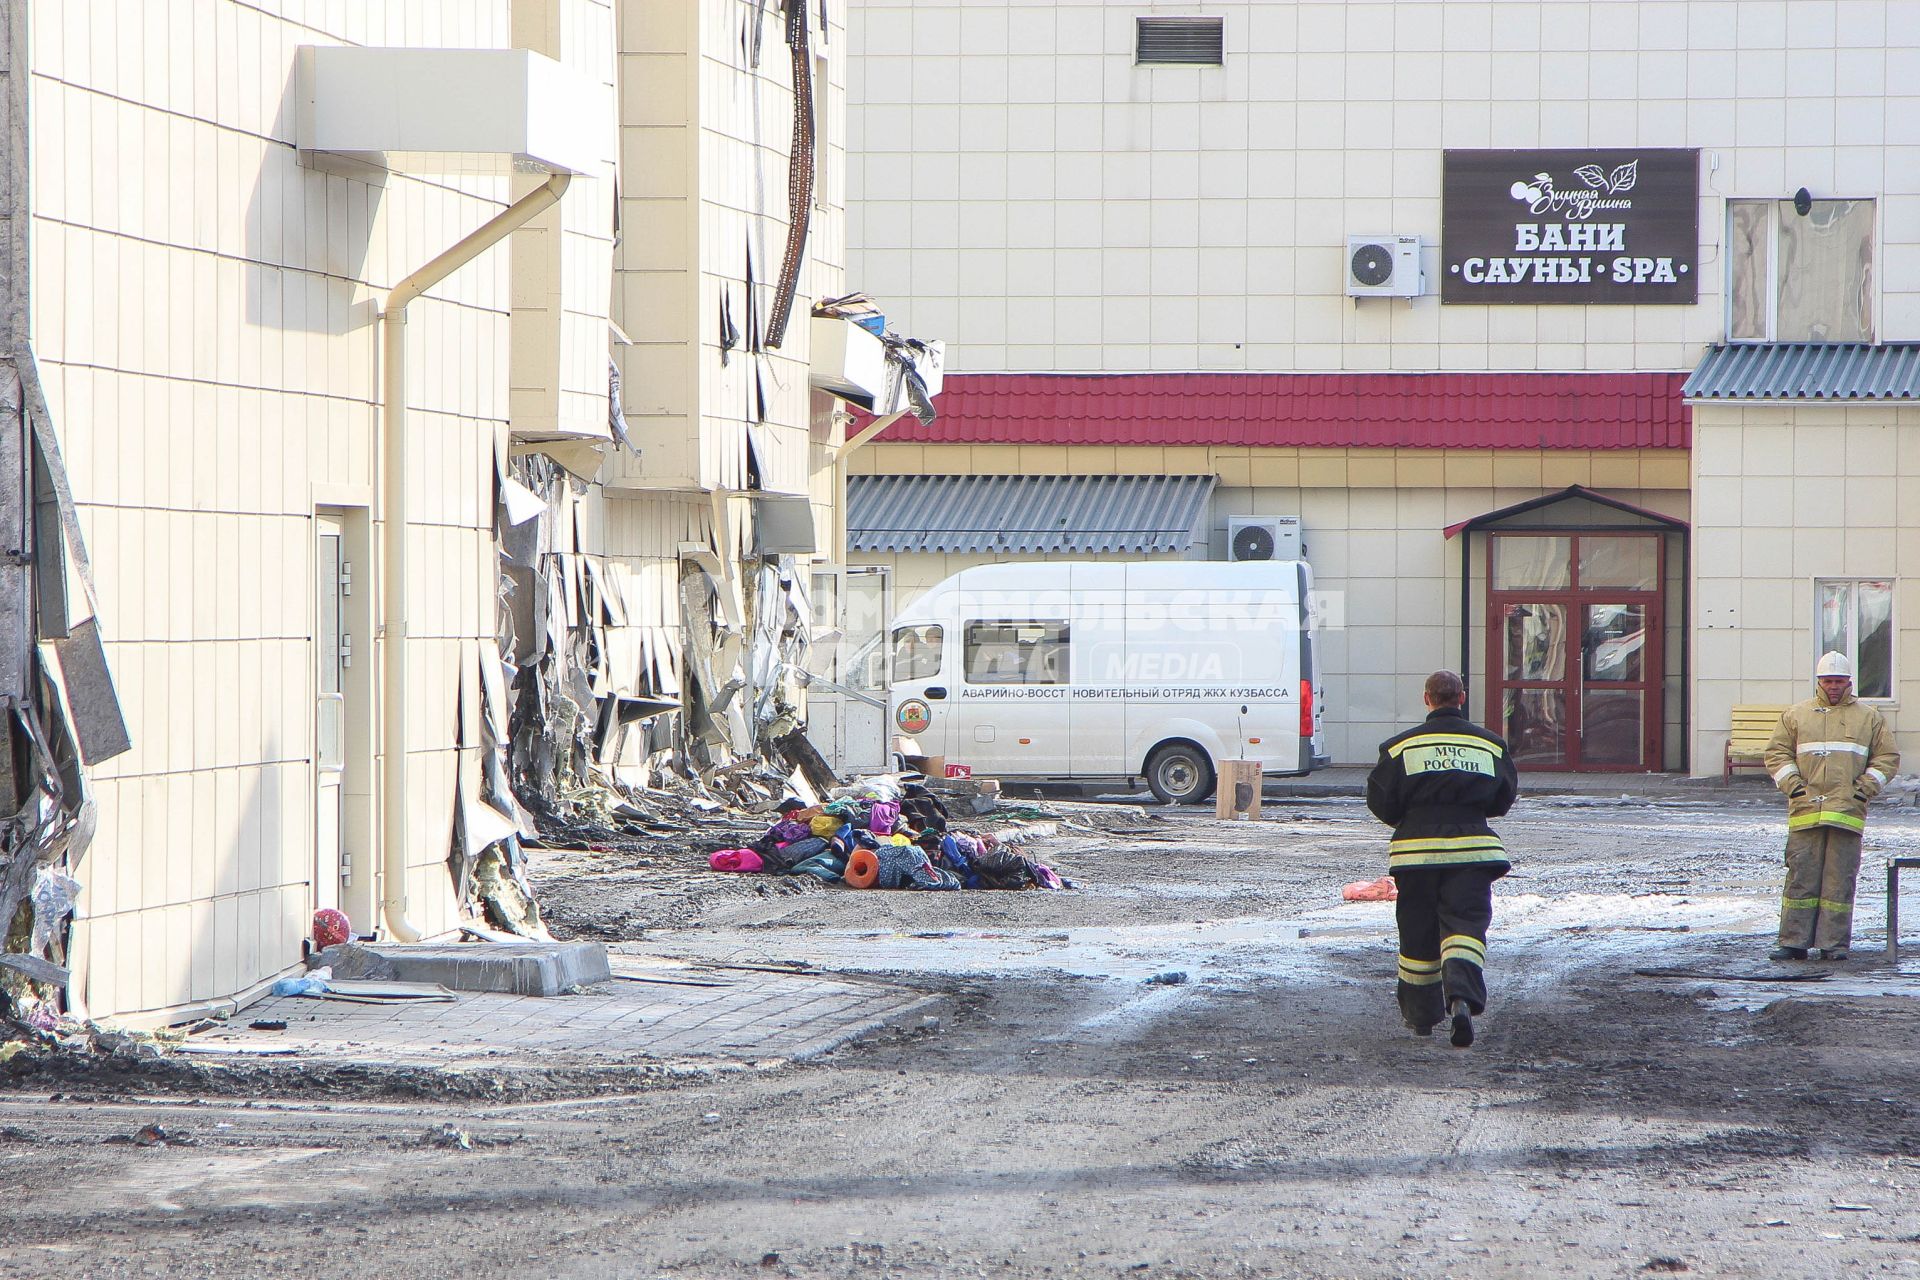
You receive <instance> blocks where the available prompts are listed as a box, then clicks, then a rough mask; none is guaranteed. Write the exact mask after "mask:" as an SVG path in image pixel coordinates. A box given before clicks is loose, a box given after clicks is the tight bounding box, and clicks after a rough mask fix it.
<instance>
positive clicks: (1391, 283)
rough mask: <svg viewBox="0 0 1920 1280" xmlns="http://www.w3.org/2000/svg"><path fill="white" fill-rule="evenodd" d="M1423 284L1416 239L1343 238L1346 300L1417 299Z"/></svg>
mask: <svg viewBox="0 0 1920 1280" xmlns="http://www.w3.org/2000/svg"><path fill="white" fill-rule="evenodd" d="M1425 285H1426V281H1425V280H1423V279H1422V278H1421V276H1420V237H1419V236H1348V237H1347V296H1348V297H1349V298H1417V297H1419V296H1420V295H1421V294H1422V293H1423V292H1425Z"/></svg>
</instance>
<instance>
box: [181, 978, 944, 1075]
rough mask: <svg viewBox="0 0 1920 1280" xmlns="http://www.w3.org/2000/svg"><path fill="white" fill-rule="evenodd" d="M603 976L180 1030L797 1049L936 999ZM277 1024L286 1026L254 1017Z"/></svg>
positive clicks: (760, 1058)
mask: <svg viewBox="0 0 1920 1280" xmlns="http://www.w3.org/2000/svg"><path fill="white" fill-rule="evenodd" d="M611 960H612V966H613V974H614V977H613V980H612V981H611V982H606V983H599V984H596V985H594V986H592V987H588V988H585V989H583V990H581V991H580V992H578V993H577V994H569V995H560V996H548V997H539V996H516V995H506V994H499V993H493V992H455V993H453V995H454V998H453V999H451V1000H408V1001H394V1002H390V1003H378V1004H360V1003H352V1002H348V1001H342V1000H324V999H315V998H312V997H306V996H270V997H268V998H267V999H265V1000H261V1001H259V1002H257V1003H255V1004H253V1005H250V1006H248V1007H247V1008H246V1009H244V1010H242V1011H241V1012H240V1013H239V1014H237V1015H235V1016H234V1018H233V1019H232V1020H231V1021H229V1022H227V1023H226V1024H224V1025H222V1026H219V1027H215V1028H212V1029H209V1030H206V1031H201V1032H198V1033H196V1034H194V1035H193V1036H191V1037H190V1038H189V1040H188V1042H187V1050H186V1051H187V1052H188V1053H200V1054H207V1055H210V1056H214V1057H226V1056H232V1057H236V1058H237V1057H254V1056H260V1057H265V1058H274V1059H281V1060H286V1059H293V1060H298V1061H308V1062H315V1063H329V1064H339V1063H349V1062H365V1063H379V1064H383V1065H397V1066H421V1067H430V1066H438V1067H448V1068H466V1067H481V1066H484V1067H489V1068H502V1067H514V1066H528V1067H542V1068H557V1067H593V1066H608V1065H615V1064H620V1063H638V1062H664V1063H674V1062H694V1061H700V1060H723V1061H732V1062H751V1063H767V1062H778V1061H802V1060H805V1059H807V1058H812V1057H816V1056H818V1055H820V1054H822V1053H826V1052H828V1051H829V1050H831V1049H834V1048H836V1047H838V1046H839V1045H843V1044H846V1043H847V1042H848V1041H850V1040H853V1039H856V1038H858V1037H859V1036H861V1035H864V1034H866V1033H868V1032H870V1031H873V1030H875V1029H877V1028H879V1027H882V1026H886V1025H888V1024H891V1023H894V1022H898V1021H901V1020H904V1019H908V1018H913V1017H917V1016H920V1015H922V1014H924V1013H926V1012H927V1011H928V1010H930V1009H931V1008H932V1006H934V1005H935V1004H937V1003H938V1002H939V997H937V996H928V995H923V994H921V993H919V992H916V991H911V990H907V989H904V988H901V987H896V986H889V985H885V984H882V983H876V982H869V981H862V980H858V979H854V980H839V979H829V978H825V977H819V976H815V975H812V974H806V973H792V974H788V973H769V972H764V971H760V970H752V969H739V968H730V967H726V966H724V965H719V966H704V965H701V966H696V965H688V964H685V963H683V962H677V961H670V960H662V959H658V958H654V957H644V956H634V955H619V954H616V955H614V956H612V957H611ZM261 1022H265V1023H271V1022H284V1023H286V1028H285V1029H284V1030H255V1029H252V1028H251V1027H250V1025H249V1024H251V1023H261Z"/></svg>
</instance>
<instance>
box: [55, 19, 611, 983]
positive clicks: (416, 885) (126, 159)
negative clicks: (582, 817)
mask: <svg viewBox="0 0 1920 1280" xmlns="http://www.w3.org/2000/svg"><path fill="white" fill-rule="evenodd" d="M566 2H567V3H570V4H573V5H575V6H576V7H577V8H578V10H579V12H578V13H577V14H575V15H574V17H575V19H576V20H577V21H579V22H583V23H590V22H592V21H595V20H597V16H596V15H604V14H605V13H606V12H607V10H606V6H605V5H604V4H601V3H599V0H566ZM28 8H29V13H28V24H29V30H30V32H31V39H32V45H31V55H30V71H31V74H30V78H29V94H30V102H29V108H30V117H31V121H32V129H33V132H32V137H31V148H30V154H31V175H30V181H31V192H30V198H31V209H30V212H31V218H32V226H31V231H32V237H33V240H32V254H33V259H32V264H33V268H32V299H31V301H32V330H33V341H34V346H35V350H36V352H37V354H38V356H39V359H40V361H41V367H42V370H43V373H44V375H45V380H46V384H47V390H48V398H49V401H50V404H51V407H52V411H53V416H54V419H55V422H56V424H57V427H58V429H59V431H60V433H61V437H62V444H63V449H64V451H65V455H66V459H67V463H68V465H69V467H70V468H71V472H72V484H73V490H74V494H75V497H76V500H77V502H78V504H79V507H80V519H81V522H82V526H83V529H84V530H85V534H86V537H87V539H88V542H89V549H90V551H91V556H92V562H93V565H94V567H95V569H96V571H97V573H98V576H99V588H100V597H101V598H100V616H101V619H102V623H103V626H104V628H105V631H106V633H107V636H108V638H109V643H108V656H109V659H110V661H111V662H112V664H113V671H114V674H115V678H116V680H117V682H118V685H119V690H120V695H121V698H122V702H123V705H124V708H125V710H126V714H127V718H128V722H129V727H130V729H131V731H132V736H133V741H134V748H133V750H132V751H131V752H129V753H127V754H126V755H124V756H121V757H119V758H118V759H115V760H112V761H110V762H108V763H106V764H105V765H104V766H102V767H100V768H99V769H98V770H97V771H96V788H97V794H98V798H99V804H100V822H99V836H98V838H97V839H96V840H95V842H94V844H93V847H92V849H91V851H90V852H89V854H88V856H87V860H86V862H85V863H84V865H83V866H82V868H81V871H80V877H81V879H82V880H83V881H84V883H85V886H86V889H85V895H84V897H83V900H82V904H81V905H82V908H83V916H84V919H83V921H82V923H81V924H80V925H79V926H78V927H77V930H76V947H77V958H78V961H79V968H80V984H79V986H78V987H77V989H76V992H75V994H76V995H80V996H83V997H84V999H85V1001H86V1003H87V1006H88V1008H89V1010H90V1011H91V1012H92V1013H94V1014H96V1015H114V1014H138V1013H140V1012H142V1011H152V1010H158V1009H162V1008H167V1007H173V1006H178V1005H182V1004H186V1003H189V1002H194V1001H201V1000H206V999H210V998H214V997H219V996H226V995H230V994H233V993H235V992H239V991H242V990H244V989H246V988H247V987H249V986H251V985H253V984H255V983H258V982H260V981H262V980H264V979H267V978H269V977H271V976H273V975H274V974H275V973H277V972H278V971H280V970H282V969H284V968H286V967H287V966H289V965H292V964H295V963H297V962H298V960H299V958H300V939H301V937H302V936H303V935H304V934H305V933H306V931H307V928H308V921H309V917H310V913H311V911H312V908H313V895H314V881H315V855H314V842H315V836H314V804H313V794H314V785H313V773H312V769H313V766H312V759H313V739H314V732H315V730H314V715H313V706H314V702H313V697H314V692H313V691H314V676H313V662H314V657H313V645H312V635H313V625H314V623H313V615H314V603H313V582H314V574H315V570H314V565H313V551H312V546H313V535H314V526H313V519H312V516H313V511H314V507H315V505H316V503H326V504H346V505H352V504H356V503H358V504H365V503H366V502H367V501H368V500H369V499H370V497H371V493H372V484H373V481H374V442H375V428H376V414H377V409H378V398H379V388H378V383H377V381H376V379H377V377H378V367H377V359H376V350H377V342H378V333H379V330H378V326H377V325H376V324H375V323H373V318H374V307H375V299H376V298H377V297H378V296H380V294H381V293H382V291H384V289H386V288H388V287H390V286H391V285H392V284H393V283H394V282H395V281H396V280H397V278H398V277H400V276H401V275H403V274H405V273H406V272H407V271H409V270H411V269H413V268H414V267H415V266H417V265H419V264H421V263H422V262H424V261H425V260H426V259H427V258H428V257H429V256H431V255H432V254H433V253H437V252H438V251H439V250H440V249H442V248H443V247H445V246H446V245H449V244H451V243H452V242H454V241H455V240H457V239H459V238H460V237H461V236H462V235H464V234H466V233H467V232H468V231H470V230H472V229H473V228H474V227H475V226H477V225H479V224H480V223H481V222H482V221H483V220H484V219H486V218H487V217H489V216H491V215H492V214H493V213H495V212H496V211H498V210H499V208H500V207H501V206H502V203H503V202H504V200H505V199H506V198H507V187H506V183H505V182H504V181H503V180H501V179H495V178H472V177H446V178H436V177H430V176H408V175H403V174H395V175H391V176H389V177H388V178H387V179H386V181H385V183H384V185H383V186H374V185H369V184H368V183H366V182H362V181H357V180H354V179H350V178H346V177H341V176H337V175H331V174H328V173H325V172H323V171H321V170H319V169H316V168H312V167H307V166H303V165H302V164H300V163H299V160H298V158H297V156H296V154H295V151H294V147H293V145H292V144H293V138H292V134H291V130H292V128H293V116H292V113H291V111H290V110H288V109H287V103H288V102H289V101H290V99H289V93H290V86H291V84H292V74H293V64H294V51H295V49H296V48H297V47H298V46H300V45H302V44H311V43H316V42H318V43H326V42H332V41H339V42H350V43H355V44H367V45H380V44H417V45H444V46H469V47H470V46H505V45H507V44H509V43H510V34H511V32H510V26H509V5H508V3H507V0H444V2H442V3H436V4H431V5H397V4H388V3H383V2H381V0H342V2H340V3H335V4H331V5H326V6H282V5H263V4H252V3H240V2H238V0H174V2H173V3H168V4H159V3H152V4H148V3H141V4H120V5H109V4H91V3H66V2H64V0H62V2H55V0H31V3H30V4H29V6H28ZM295 8H298V10H299V12H298V13H297V14H296V13H294V9H295ZM280 10H285V13H284V14H283V13H281V12H279V11H280ZM508 305H509V297H508V258H507V255H506V253H505V252H504V251H496V252H494V253H492V254H490V255H489V256H487V257H485V258H482V259H481V260H480V261H479V262H477V263H475V264H473V265H471V266H469V267H467V268H465V269H463V270H461V271H460V272H458V273H456V274H455V275H454V276H453V277H451V278H450V279H449V280H447V281H446V282H445V283H444V284H442V285H440V286H438V287H436V288H435V289H434V290H433V291H432V293H431V294H430V295H429V296H428V297H426V298H424V299H422V300H421V301H420V302H418V303H416V304H415V306H414V307H413V309H412V315H411V324H410V325H409V335H410V336H409V347H410V354H409V369H410V404H411V410H412V411H411V413H410V418H409V441H410V443H409V448H410V467H409V477H410V483H411V485H412V493H411V495H410V498H409V502H410V505H411V508H412V514H413V519H414V521H415V522H416V523H415V524H414V525H413V527H412V529H411V531H410V534H409V540H410V548H411V552H410V553H411V555H412V557H413V560H414V563H415V564H416V565H421V566H427V565H431V566H436V567H437V568H436V570H435V571H433V572H418V573H416V574H415V576H414V578H413V580H412V584H411V590H412V599H411V601H410V613H411V625H412V630H413V635H414V637H415V638H414V639H413V641H412V647H411V666H412V670H413V680H412V686H413V687H412V696H413V706H412V716H411V731H412V740H411V741H410V742H409V743H408V750H409V770H410V773H411V774H412V786H413V788H414V791H413V794H414V796H415V797H416V799H417V800H418V802H419V803H418V806H417V808H416V811H415V814H414V830H413V833H412V839H411V842H410V845H409V862H410V865H411V871H410V896H411V910H412V913H413V916H414V918H415V921H416V922H417V923H418V924H420V925H422V926H423V927H425V928H426V929H428V930H429V931H430V932H438V931H441V930H445V929H447V928H449V927H451V925H452V924H453V923H454V911H455V904H454V902H453V899H452V894H451V892H450V884H449V878H448V876H447V873H446V868H445V857H446V852H447V849H448V837H449V831H450V823H451V813H452V778H453V770H454V762H455V750H454V746H453V743H454V737H453V732H454V716H455V711H454V707H455V700H456V696H457V693H456V691H457V678H458V674H457V673H458V669H459V666H460V664H461V663H462V662H463V661H468V660H470V659H471V657H472V655H473V654H474V653H475V652H476V646H478V645H480V644H483V643H492V637H493V635H494V634H495V626H494V597H495V580H494V575H495V573H496V569H495V556H496V552H495V549H494V546H493V540H492V533H491V525H492V512H491V504H492V497H491V493H492V489H491V485H492V474H493V466H494V454H495V449H496V446H497V445H498V444H499V443H502V442H503V441H504V436H505V432H506V427H507V417H508V404H507V397H508V385H507V377H506V371H507V368H508V342H507V308H508ZM355 570H356V580H357V581H356V586H358V587H359V588H361V589H362V590H368V591H370V590H372V589H373V588H374V586H375V583H374V580H373V579H374V574H373V566H372V565H371V564H364V563H363V564H357V565H356V566H355ZM355 641H356V645H355V648H356V653H355V662H356V663H357V664H365V665H367V666H369V667H373V666H377V662H378V649H377V645H376V644H375V643H374V642H373V637H371V636H368V635H361V636H356V637H355ZM366 853H367V851H361V856H362V858H363V859H364V858H365V857H366ZM361 866H362V867H363V868H364V867H365V862H364V861H362V863H361ZM373 923H374V922H373V921H372V920H368V919H359V920H356V921H355V924H356V925H357V926H358V927H360V928H363V929H367V928H371V927H372V925H373Z"/></svg>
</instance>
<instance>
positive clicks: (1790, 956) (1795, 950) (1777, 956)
mask: <svg viewBox="0 0 1920 1280" xmlns="http://www.w3.org/2000/svg"><path fill="white" fill-rule="evenodd" d="M1806 958H1807V949H1806V948H1805V947H1775V948H1774V949H1773V950H1771V951H1769V952H1767V959H1769V960H1805V959H1806Z"/></svg>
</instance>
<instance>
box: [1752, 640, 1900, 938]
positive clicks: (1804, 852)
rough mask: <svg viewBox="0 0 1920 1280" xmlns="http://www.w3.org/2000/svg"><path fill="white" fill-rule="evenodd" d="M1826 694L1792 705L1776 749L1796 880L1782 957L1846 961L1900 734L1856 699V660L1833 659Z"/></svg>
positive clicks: (1819, 672) (1822, 672)
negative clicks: (1873, 811) (1868, 836)
mask: <svg viewBox="0 0 1920 1280" xmlns="http://www.w3.org/2000/svg"><path fill="white" fill-rule="evenodd" d="M1814 684H1815V685H1816V686H1817V687H1818V690H1819V691H1818V692H1817V693H1815V694H1814V696H1813V697H1811V698H1809V699H1807V700H1806V701H1805V702H1797V703H1795V704H1794V705H1793V706H1791V707H1788V708H1787V710H1786V712H1785V713H1784V714H1782V715H1781V717H1780V724H1779V726H1778V727H1776V728H1775V729H1774V731H1773V737H1772V739H1771V740H1770V741H1769V742H1768V743H1767V754H1766V762H1767V772H1769V773H1771V774H1772V775H1773V782H1774V785H1775V786H1777V787H1779V788H1780V790H1782V791H1784V792H1786V795H1787V882H1786V887H1785V889H1784V890H1782V892H1781V894H1780V945H1779V946H1777V947H1775V948H1774V949H1773V950H1772V951H1771V952H1769V953H1768V958H1770V959H1773V960H1805V959H1807V957H1808V955H1809V954H1810V952H1812V951H1814V950H1818V951H1819V952H1820V955H1821V958H1822V959H1825V960H1845V959H1846V958H1847V948H1848V947H1849V946H1851V945H1852V942H1853V892H1854V886H1855V884H1856V882H1857V880H1858V878H1859V875H1860V836H1861V833H1862V832H1863V831H1865V830H1866V825H1867V802H1868V801H1870V800H1872V799H1873V798H1874V797H1875V796H1877V795H1879V794H1880V789H1881V788H1882V787H1884V786H1886V785H1887V783H1888V781H1889V780H1891V779H1892V777H1893V775H1894V774H1895V773H1896V772H1897V771H1898V770H1899V768H1900V753H1899V752H1897V751H1895V750H1894V748H1893V734H1892V733H1891V732H1889V731H1888V729H1887V722H1886V720H1885V719H1884V718H1883V717H1882V716H1881V714H1880V713H1879V712H1878V711H1876V710H1875V709H1874V708H1872V707H1869V706H1867V705H1866V704H1865V703H1863V702H1861V701H1860V700H1859V699H1857V698H1855V697H1854V696H1853V664H1852V663H1851V662H1849V661H1848V660H1847V658H1846V656H1845V655H1844V654H1839V653H1829V654H1826V655H1824V656H1823V657H1822V658H1821V659H1820V662H1819V664H1818V665H1817V666H1816V667H1815V668H1814Z"/></svg>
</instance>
